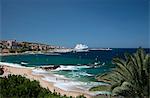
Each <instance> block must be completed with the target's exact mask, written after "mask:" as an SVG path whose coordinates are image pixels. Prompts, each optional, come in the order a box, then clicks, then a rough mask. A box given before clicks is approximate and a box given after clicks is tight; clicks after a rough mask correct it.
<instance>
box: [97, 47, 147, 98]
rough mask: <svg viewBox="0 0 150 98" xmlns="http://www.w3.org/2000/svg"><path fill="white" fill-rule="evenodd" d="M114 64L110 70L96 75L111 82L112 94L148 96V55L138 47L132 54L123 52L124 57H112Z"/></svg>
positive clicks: (140, 97)
mask: <svg viewBox="0 0 150 98" xmlns="http://www.w3.org/2000/svg"><path fill="white" fill-rule="evenodd" d="M113 63H114V64H115V65H116V68H114V69H113V70H112V71H111V72H108V73H105V74H102V75H98V76H97V77H96V78H97V79H98V80H100V81H105V82H109V83H110V84H111V92H112V95H113V96H124V97H128V98H129V97H130V98H131V97H132V98H144V97H149V96H150V95H149V94H150V90H149V81H150V55H149V54H146V53H145V51H144V50H143V49H142V48H139V49H138V50H137V52H136V53H134V54H133V55H130V54H125V59H121V58H114V59H113Z"/></svg>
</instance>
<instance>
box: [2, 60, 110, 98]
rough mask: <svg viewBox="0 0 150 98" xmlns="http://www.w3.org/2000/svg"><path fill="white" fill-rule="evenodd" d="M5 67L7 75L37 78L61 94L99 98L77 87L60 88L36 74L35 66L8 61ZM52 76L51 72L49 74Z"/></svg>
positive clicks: (43, 85)
mask: <svg viewBox="0 0 150 98" xmlns="http://www.w3.org/2000/svg"><path fill="white" fill-rule="evenodd" d="M0 65H2V66H3V67H4V74H3V76H7V75H9V74H14V75H21V76H24V77H26V78H28V79H30V80H37V81H39V83H40V85H41V86H42V87H44V88H48V89H49V90H50V91H52V92H53V91H55V92H57V93H60V94H61V95H67V96H73V97H76V96H79V95H84V96H86V98H97V97H96V96H95V95H92V94H91V93H89V92H87V91H84V90H82V89H76V88H74V90H73V91H68V90H64V89H60V88H58V87H57V86H54V83H53V82H50V81H46V80H44V76H43V75H41V74H35V73H34V71H33V70H35V68H34V67H22V66H16V65H14V66H12V65H11V64H7V63H1V64H0ZM49 76H50V74H49ZM51 78H55V79H56V81H58V80H62V79H64V82H67V81H69V80H67V79H65V78H63V77H58V76H55V75H53V74H51ZM100 96H101V98H108V96H107V95H100Z"/></svg>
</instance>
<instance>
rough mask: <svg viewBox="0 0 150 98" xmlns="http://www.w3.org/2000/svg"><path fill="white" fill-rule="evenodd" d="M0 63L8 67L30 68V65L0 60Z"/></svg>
mask: <svg viewBox="0 0 150 98" xmlns="http://www.w3.org/2000/svg"><path fill="white" fill-rule="evenodd" d="M0 65H6V66H10V67H17V68H32V67H25V66H21V65H20V64H14V63H7V62H0Z"/></svg>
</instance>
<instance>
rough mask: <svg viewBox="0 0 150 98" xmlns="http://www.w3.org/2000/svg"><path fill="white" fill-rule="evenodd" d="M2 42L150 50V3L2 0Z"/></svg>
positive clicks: (140, 0) (133, 0)
mask: <svg viewBox="0 0 150 98" xmlns="http://www.w3.org/2000/svg"><path fill="white" fill-rule="evenodd" d="M0 1H1V3H0V4H1V6H0V10H1V14H0V18H1V22H0V30H1V35H2V36H1V39H16V40H18V41H31V42H41V43H47V44H52V45H60V46H66V47H74V46H75V44H77V43H84V44H87V45H88V46H90V47H120V48H121V47H126V48H128V47H139V46H142V47H148V46H149V47H150V43H149V41H150V40H149V38H150V35H149V31H148V18H149V17H148V13H149V12H148V9H149V7H148V5H149V3H148V2H149V0H0Z"/></svg>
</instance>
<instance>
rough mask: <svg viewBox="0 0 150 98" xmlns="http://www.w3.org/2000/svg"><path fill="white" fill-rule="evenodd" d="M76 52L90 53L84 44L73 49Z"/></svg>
mask: <svg viewBox="0 0 150 98" xmlns="http://www.w3.org/2000/svg"><path fill="white" fill-rule="evenodd" d="M73 51H74V52H88V51H89V50H88V46H87V45H84V44H77V45H76V46H75V48H74V49H73Z"/></svg>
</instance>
